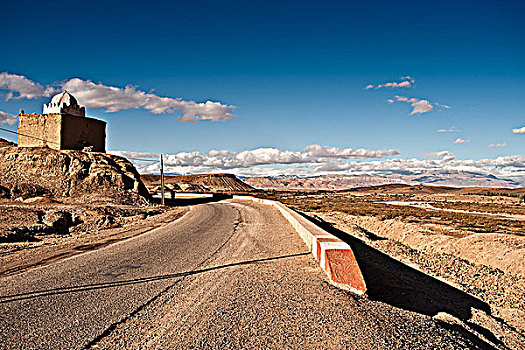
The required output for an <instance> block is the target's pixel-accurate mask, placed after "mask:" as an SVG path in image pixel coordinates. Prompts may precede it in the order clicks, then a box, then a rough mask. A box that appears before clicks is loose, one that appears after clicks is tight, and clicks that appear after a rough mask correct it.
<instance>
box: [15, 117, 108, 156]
mask: <svg viewBox="0 0 525 350" xmlns="http://www.w3.org/2000/svg"><path fill="white" fill-rule="evenodd" d="M18 133H19V134H20V135H18V146H19V147H44V146H47V147H50V148H54V149H75V150H82V149H83V148H84V147H87V146H93V151H94V152H106V122H104V121H102V120H98V119H93V118H88V117H77V116H73V115H67V114H23V115H20V116H19V121H18ZM44 140H45V141H44Z"/></svg>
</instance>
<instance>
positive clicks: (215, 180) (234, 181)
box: [140, 174, 255, 192]
mask: <svg viewBox="0 0 525 350" xmlns="http://www.w3.org/2000/svg"><path fill="white" fill-rule="evenodd" d="M140 178H141V180H142V181H143V182H144V184H145V185H146V187H148V189H150V190H153V189H154V188H156V187H158V188H160V175H147V174H142V175H140ZM164 183H165V184H166V187H168V188H170V189H173V190H175V191H183V192H251V191H254V190H255V189H254V188H253V187H252V186H250V185H248V184H246V183H245V182H243V181H242V180H239V179H238V178H237V177H236V176H235V175H233V174H199V175H185V176H170V175H165V176H164Z"/></svg>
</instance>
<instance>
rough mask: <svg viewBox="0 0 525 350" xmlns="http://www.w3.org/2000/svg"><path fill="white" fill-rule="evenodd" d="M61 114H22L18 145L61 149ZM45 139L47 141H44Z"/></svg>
mask: <svg viewBox="0 0 525 350" xmlns="http://www.w3.org/2000/svg"><path fill="white" fill-rule="evenodd" d="M61 124H62V117H61V115H60V114H47V115H42V114H22V115H20V116H19V119H18V133H19V135H18V146H19V147H44V146H48V147H50V148H54V149H60V145H61ZM44 140H45V141H44Z"/></svg>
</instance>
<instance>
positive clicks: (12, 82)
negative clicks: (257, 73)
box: [0, 72, 235, 123]
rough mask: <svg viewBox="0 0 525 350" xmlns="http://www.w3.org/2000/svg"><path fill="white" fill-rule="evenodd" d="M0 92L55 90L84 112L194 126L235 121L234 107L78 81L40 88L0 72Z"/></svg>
mask: <svg viewBox="0 0 525 350" xmlns="http://www.w3.org/2000/svg"><path fill="white" fill-rule="evenodd" d="M0 90H8V92H7V94H6V100H10V99H22V98H26V99H34V98H42V97H50V96H51V95H52V94H53V93H55V92H57V91H59V90H67V91H69V92H71V93H72V94H73V95H75V97H76V98H77V100H78V101H79V103H80V104H81V105H83V106H86V108H104V109H105V110H106V112H118V111H122V110H128V109H140V108H142V109H144V110H146V111H149V112H151V113H153V114H162V113H180V116H179V117H178V120H179V121H180V122H185V123H195V122H197V121H199V120H212V121H219V120H227V119H232V118H234V117H235V116H234V114H233V110H234V109H235V106H233V105H226V104H223V103H220V102H213V101H206V102H194V101H185V100H182V99H181V98H172V97H162V96H158V95H156V94H154V93H151V92H149V93H148V92H144V91H141V90H139V89H138V88H137V87H136V86H133V85H127V86H126V87H124V88H119V87H115V86H108V85H104V84H101V83H98V84H97V83H94V82H92V81H90V80H82V79H79V78H72V79H69V80H68V81H66V82H64V83H61V84H59V86H57V87H56V88H55V87H54V86H50V85H48V86H46V87H44V86H42V85H41V84H39V83H35V82H33V81H31V80H30V79H28V78H26V77H24V76H22V75H16V74H9V73H7V72H2V73H0ZM15 94H16V95H15ZM3 118H4V119H5V118H7V117H3Z"/></svg>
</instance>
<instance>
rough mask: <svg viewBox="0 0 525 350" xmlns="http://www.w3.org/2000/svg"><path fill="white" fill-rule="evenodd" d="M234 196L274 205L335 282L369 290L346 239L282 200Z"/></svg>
mask: <svg viewBox="0 0 525 350" xmlns="http://www.w3.org/2000/svg"><path fill="white" fill-rule="evenodd" d="M233 199H241V200H249V201H252V202H257V203H261V204H265V205H271V206H273V207H274V208H276V209H277V210H279V211H280V213H281V214H282V215H283V216H284V218H285V219H286V220H288V222H289V223H290V224H291V225H292V227H293V228H294V229H295V231H296V232H297V233H298V234H299V236H300V237H301V238H302V239H303V241H304V243H305V244H306V246H307V247H308V249H309V250H310V251H311V252H312V255H313V256H314V258H315V259H316V260H317V262H318V263H319V266H320V267H321V268H322V269H323V270H324V271H325V272H326V274H327V275H328V277H329V278H330V282H331V283H332V284H333V285H335V286H337V287H339V288H342V289H346V290H350V291H352V292H355V293H358V294H363V293H365V292H366V284H365V280H364V279H363V274H362V273H361V269H360V268H359V265H358V264H357V261H356V259H355V256H354V253H353V252H352V248H350V246H349V245H348V244H347V243H345V242H343V241H342V240H340V239H339V238H337V237H335V236H334V235H331V234H330V233H328V232H326V231H325V230H323V229H321V228H320V227H318V226H316V225H314V224H313V223H311V222H310V221H308V220H307V219H305V218H304V217H302V216H301V215H299V214H297V213H296V212H294V211H293V210H291V209H289V208H288V207H286V206H285V205H284V204H282V203H281V202H277V201H271V200H267V199H260V198H255V197H250V196H233Z"/></svg>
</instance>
